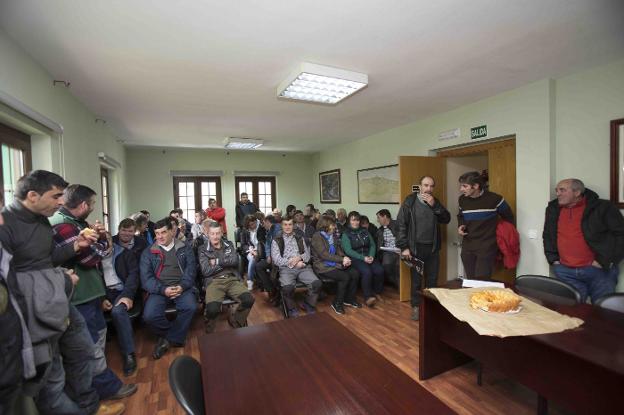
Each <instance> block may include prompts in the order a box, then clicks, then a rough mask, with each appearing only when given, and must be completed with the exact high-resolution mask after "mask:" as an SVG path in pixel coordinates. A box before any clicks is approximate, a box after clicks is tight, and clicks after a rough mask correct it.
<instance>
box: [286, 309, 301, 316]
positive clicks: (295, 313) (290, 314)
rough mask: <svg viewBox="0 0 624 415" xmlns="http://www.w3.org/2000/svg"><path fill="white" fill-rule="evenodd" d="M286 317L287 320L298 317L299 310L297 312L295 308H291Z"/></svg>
mask: <svg viewBox="0 0 624 415" xmlns="http://www.w3.org/2000/svg"><path fill="white" fill-rule="evenodd" d="M288 317H289V318H294V317H299V310H297V309H296V308H292V309H290V310H288Z"/></svg>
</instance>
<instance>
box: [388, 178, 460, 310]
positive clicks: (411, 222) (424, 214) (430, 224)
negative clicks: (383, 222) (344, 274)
mask: <svg viewBox="0 0 624 415" xmlns="http://www.w3.org/2000/svg"><path fill="white" fill-rule="evenodd" d="M434 188H435V180H434V179H433V177H431V176H424V177H422V178H421V179H420V192H414V193H412V194H411V195H409V196H407V197H406V198H405V201H404V202H403V205H401V208H400V210H399V215H398V216H397V222H398V224H399V232H398V235H397V239H396V246H397V247H398V248H399V249H401V256H402V257H404V258H408V259H411V258H412V257H415V258H418V259H420V260H421V261H423V262H424V273H425V287H426V288H429V287H435V286H436V285H437V281H438V271H439V269H440V247H441V241H442V235H441V233H440V224H447V223H449V222H450V221H451V215H450V213H449V212H448V210H446V208H445V207H444V206H442V204H441V203H440V201H439V200H438V199H436V198H435V197H433V189H434ZM411 274H412V278H411V305H412V308H413V313H412V320H418V318H419V313H418V310H419V309H418V307H419V305H420V289H421V283H422V281H421V279H422V276H421V274H420V273H419V272H418V271H417V270H416V269H415V268H412V269H411Z"/></svg>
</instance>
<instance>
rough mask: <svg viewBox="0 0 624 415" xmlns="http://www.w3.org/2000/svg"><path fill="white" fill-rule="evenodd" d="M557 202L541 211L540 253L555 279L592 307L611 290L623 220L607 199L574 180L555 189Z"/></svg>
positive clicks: (621, 251) (623, 248) (621, 255)
mask: <svg viewBox="0 0 624 415" xmlns="http://www.w3.org/2000/svg"><path fill="white" fill-rule="evenodd" d="M555 191H556V193H557V198H556V199H554V200H552V201H551V202H550V203H549V204H548V207H547V208H546V221H545V223H544V232H543V234H542V237H543V239H544V253H545V254H546V259H547V260H548V263H550V264H551V265H554V271H555V275H556V276H557V278H559V279H560V280H561V281H564V282H567V283H568V284H570V285H572V286H573V287H574V288H576V289H577V290H578V292H579V293H580V294H581V302H583V303H584V302H585V301H586V300H587V297H590V298H591V301H592V303H595V302H596V300H598V299H599V298H600V297H604V296H605V295H608V294H611V293H613V292H614V291H615V286H616V285H617V280H618V274H619V271H618V264H619V263H620V261H622V259H624V218H623V217H622V214H621V213H620V211H619V209H618V208H617V207H616V206H615V205H614V204H613V203H611V202H609V201H608V200H603V199H599V198H598V195H597V194H596V193H595V192H593V191H591V190H589V189H587V188H585V185H584V184H583V182H582V181H580V180H579V179H565V180H562V181H560V182H559V183H558V184H557V188H556V189H555Z"/></svg>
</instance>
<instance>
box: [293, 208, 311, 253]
mask: <svg viewBox="0 0 624 415" xmlns="http://www.w3.org/2000/svg"><path fill="white" fill-rule="evenodd" d="M293 219H294V221H295V232H296V233H299V234H301V236H303V240H304V241H305V242H306V244H307V245H308V246H310V241H311V240H312V235H314V232H316V229H314V227H313V226H312V225H310V224H307V223H306V222H305V216H303V212H302V211H300V210H295V214H294V216H293Z"/></svg>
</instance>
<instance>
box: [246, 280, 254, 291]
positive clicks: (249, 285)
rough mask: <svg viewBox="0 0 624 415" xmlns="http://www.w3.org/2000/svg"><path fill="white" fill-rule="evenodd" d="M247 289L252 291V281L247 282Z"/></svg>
mask: <svg viewBox="0 0 624 415" xmlns="http://www.w3.org/2000/svg"><path fill="white" fill-rule="evenodd" d="M247 289H248V290H249V291H252V290H253V281H252V280H247Z"/></svg>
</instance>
